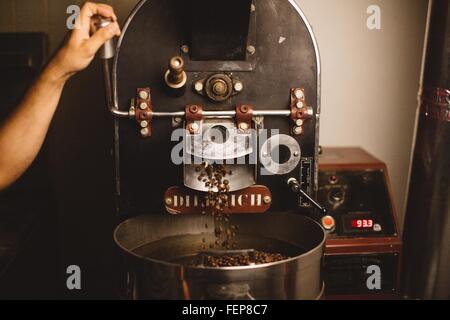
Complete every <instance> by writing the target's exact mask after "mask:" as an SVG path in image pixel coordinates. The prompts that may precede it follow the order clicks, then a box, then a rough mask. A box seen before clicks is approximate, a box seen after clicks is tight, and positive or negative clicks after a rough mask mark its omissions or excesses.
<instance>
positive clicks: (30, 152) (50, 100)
mask: <svg viewBox="0 0 450 320" xmlns="http://www.w3.org/2000/svg"><path fill="white" fill-rule="evenodd" d="M95 14H99V15H102V16H104V17H108V18H112V19H113V20H114V21H115V22H114V23H112V24H110V25H109V26H108V27H106V28H103V29H100V30H99V31H97V32H96V33H95V34H93V35H92V36H90V22H91V18H92V16H94V15H95ZM116 21H117V17H116V16H115V14H114V11H113V9H112V7H110V6H108V5H104V4H94V3H86V4H85V5H84V6H83V7H82V9H81V12H80V23H81V24H80V27H81V28H80V29H76V30H74V31H73V32H72V34H71V36H70V38H69V40H68V42H67V44H66V45H65V46H64V47H63V48H61V50H59V52H58V53H57V54H56V55H55V57H54V58H53V59H52V60H51V61H50V63H49V64H48V65H47V67H46V68H45V70H44V71H43V72H42V74H41V75H40V76H39V77H38V79H37V81H36V82H35V84H34V85H33V86H32V87H31V88H30V89H29V90H28V92H27V93H26V95H25V97H24V98H23V100H22V102H21V103H20V104H19V105H18V106H17V108H16V110H15V111H14V112H13V113H12V114H11V116H10V117H9V118H8V119H7V120H6V121H5V122H4V123H3V124H1V125H0V190H3V189H5V188H6V187H8V186H9V185H11V184H12V183H13V182H14V181H16V180H17V179H18V178H19V177H20V176H21V175H22V174H23V173H24V172H25V171H26V170H27V168H28V167H29V166H30V165H31V163H32V162H33V160H34V158H35V157H36V155H37V154H38V152H39V150H40V148H41V147H42V144H43V142H44V139H45V136H46V134H47V130H48V128H49V125H50V122H51V120H52V117H53V114H54V113H55V110H56V108H57V106H58V102H59V99H60V97H61V93H62V90H63V88H64V85H65V83H66V81H67V80H68V79H69V78H70V77H71V76H72V75H74V74H75V73H77V72H78V71H81V70H83V69H84V68H86V67H87V66H88V65H89V64H90V63H91V61H92V60H93V58H94V56H95V53H96V52H97V50H98V49H99V48H100V47H101V46H102V45H103V44H104V43H105V42H106V41H107V40H109V39H111V38H112V37H114V36H116V35H120V29H119V25H118V24H117V22H116Z"/></svg>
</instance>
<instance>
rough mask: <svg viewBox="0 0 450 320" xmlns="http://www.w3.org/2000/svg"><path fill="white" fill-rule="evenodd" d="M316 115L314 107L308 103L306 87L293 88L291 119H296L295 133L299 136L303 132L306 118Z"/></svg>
mask: <svg viewBox="0 0 450 320" xmlns="http://www.w3.org/2000/svg"><path fill="white" fill-rule="evenodd" d="M313 115H314V110H313V108H312V107H308V106H307V104H306V96H305V89H303V88H292V89H291V119H292V120H293V121H294V127H293V130H292V132H293V134H294V135H296V136H299V135H301V134H303V132H304V129H303V126H304V123H305V120H308V119H311V118H312V117H313Z"/></svg>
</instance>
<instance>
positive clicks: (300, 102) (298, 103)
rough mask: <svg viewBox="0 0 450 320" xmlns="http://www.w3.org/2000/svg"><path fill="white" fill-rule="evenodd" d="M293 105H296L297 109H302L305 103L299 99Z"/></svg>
mask: <svg viewBox="0 0 450 320" xmlns="http://www.w3.org/2000/svg"><path fill="white" fill-rule="evenodd" d="M295 106H296V107H297V109H302V108H303V107H304V106H305V105H304V104H303V102H302V101H299V102H297V104H296V105H295Z"/></svg>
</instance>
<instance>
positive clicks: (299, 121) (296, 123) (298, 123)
mask: <svg viewBox="0 0 450 320" xmlns="http://www.w3.org/2000/svg"><path fill="white" fill-rule="evenodd" d="M295 125H296V126H297V127H301V126H303V120H302V119H297V120H296V121H295Z"/></svg>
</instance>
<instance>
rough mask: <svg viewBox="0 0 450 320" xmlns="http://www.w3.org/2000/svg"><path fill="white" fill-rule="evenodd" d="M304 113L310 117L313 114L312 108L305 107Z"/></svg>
mask: <svg viewBox="0 0 450 320" xmlns="http://www.w3.org/2000/svg"><path fill="white" fill-rule="evenodd" d="M306 114H307V115H308V117H310V118H312V116H314V109H313V108H311V107H307V108H306Z"/></svg>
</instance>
